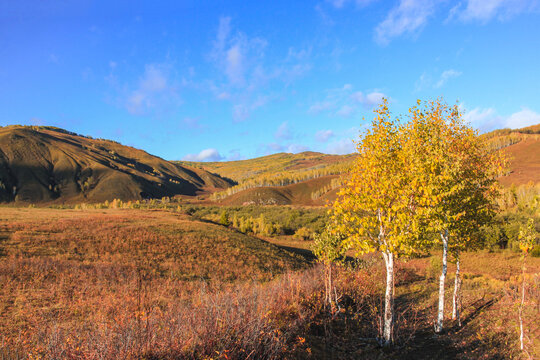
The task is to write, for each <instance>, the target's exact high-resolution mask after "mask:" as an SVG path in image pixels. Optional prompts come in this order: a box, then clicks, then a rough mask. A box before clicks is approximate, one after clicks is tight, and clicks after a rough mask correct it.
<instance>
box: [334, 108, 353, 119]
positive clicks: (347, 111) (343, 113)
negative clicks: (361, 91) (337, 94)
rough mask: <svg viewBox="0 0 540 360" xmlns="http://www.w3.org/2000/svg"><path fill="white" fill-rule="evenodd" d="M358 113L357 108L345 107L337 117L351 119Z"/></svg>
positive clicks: (338, 112)
mask: <svg viewBox="0 0 540 360" xmlns="http://www.w3.org/2000/svg"><path fill="white" fill-rule="evenodd" d="M355 112H356V108H354V107H353V106H350V105H343V106H342V107H341V108H340V109H339V110H338V111H337V112H336V115H339V116H343V117H350V116H352V115H353V114H354V113H355Z"/></svg>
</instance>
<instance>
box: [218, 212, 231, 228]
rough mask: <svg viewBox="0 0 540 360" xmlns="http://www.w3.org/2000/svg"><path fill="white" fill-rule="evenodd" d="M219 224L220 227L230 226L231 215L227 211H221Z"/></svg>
mask: <svg viewBox="0 0 540 360" xmlns="http://www.w3.org/2000/svg"><path fill="white" fill-rule="evenodd" d="M219 223H220V225H224V226H229V224H230V221H229V213H228V212H227V210H222V211H221V215H220V217H219Z"/></svg>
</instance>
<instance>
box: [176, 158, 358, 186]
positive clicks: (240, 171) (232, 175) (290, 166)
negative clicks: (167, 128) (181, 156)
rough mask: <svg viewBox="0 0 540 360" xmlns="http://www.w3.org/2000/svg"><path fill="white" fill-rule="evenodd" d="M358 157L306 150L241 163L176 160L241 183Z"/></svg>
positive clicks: (321, 167)
mask: <svg viewBox="0 0 540 360" xmlns="http://www.w3.org/2000/svg"><path fill="white" fill-rule="evenodd" d="M355 156H356V155H355V154H350V155H328V154H323V153H319V152H313V151H305V152H301V153H298V154H289V153H277V154H272V155H267V156H261V157H258V158H253V159H248V160H238V161H220V162H191V161H175V163H177V164H180V165H186V166H193V167H199V168H202V169H205V170H208V171H211V172H214V173H216V174H219V175H221V176H224V177H227V178H229V179H232V180H234V181H236V182H239V183H241V182H245V181H248V180H251V179H256V178H264V177H274V176H276V175H277V174H283V173H296V174H298V173H302V172H305V171H310V170H316V169H324V168H327V167H330V166H336V165H340V164H343V163H344V162H351V161H352V160H353V159H354V158H355Z"/></svg>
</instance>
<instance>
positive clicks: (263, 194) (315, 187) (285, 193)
mask: <svg viewBox="0 0 540 360" xmlns="http://www.w3.org/2000/svg"><path fill="white" fill-rule="evenodd" d="M338 177H339V176H323V177H320V178H316V179H310V180H306V181H302V182H299V183H297V184H291V185H286V186H266V187H254V188H250V189H246V190H243V191H240V192H238V193H236V194H233V195H231V196H228V197H226V198H224V199H223V200H221V201H219V203H220V204H224V205H305V206H320V205H325V204H326V202H327V201H329V200H334V199H335V191H332V190H333V189H332V188H331V187H332V186H331V184H332V180H334V179H337V178H338ZM324 188H327V189H328V191H327V192H324V193H322V194H321V196H318V197H316V196H315V194H317V193H318V192H320V190H321V189H324Z"/></svg>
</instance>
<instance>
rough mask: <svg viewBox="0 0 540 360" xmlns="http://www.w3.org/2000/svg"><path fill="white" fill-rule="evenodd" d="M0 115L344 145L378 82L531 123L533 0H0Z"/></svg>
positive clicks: (182, 147)
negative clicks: (152, 0)
mask: <svg viewBox="0 0 540 360" xmlns="http://www.w3.org/2000/svg"><path fill="white" fill-rule="evenodd" d="M0 84H1V86H0V125H2V126H4V125H9V124H33V125H53V126H58V127H62V128H65V129H67V130H70V131H74V132H77V133H80V134H85V135H91V136H93V137H101V138H107V139H113V140H116V141H119V142H121V143H123V144H126V145H131V146H135V147H137V148H141V149H144V150H146V151H148V152H149V153H152V154H155V155H158V156H161V157H163V158H165V159H169V160H178V159H188V160H236V159H244V158H251V157H255V156H261V155H266V154H270V153H275V152H281V151H286V152H299V151H304V150H313V151H321V152H326V153H348V152H352V151H353V150H354V148H353V145H352V142H351V139H354V138H356V137H357V136H358V132H359V131H361V129H362V126H363V125H365V124H366V123H367V122H368V121H370V120H371V118H372V112H371V111H372V109H373V107H374V106H376V105H377V104H378V103H379V102H380V99H381V98H382V97H383V96H385V97H388V98H389V99H390V108H391V110H392V111H393V112H394V113H395V114H396V115H397V114H400V113H406V112H407V109H408V108H409V107H410V106H412V105H413V104H414V103H415V100H416V99H432V98H434V97H438V96H443V97H444V99H445V100H446V101H447V102H449V103H455V102H456V101H459V103H460V106H461V107H462V109H463V110H464V111H465V118H466V119H467V120H468V121H470V122H471V124H473V126H475V127H477V128H479V129H480V130H481V131H487V130H490V129H494V128H501V127H513V128H517V127H522V126H527V125H530V124H536V123H540V101H539V99H540V98H539V94H540V1H538V0H534V1H531V0H463V1H450V0H432V1H428V0H394V1H384V0H378V1H377V0H330V1H324V0H323V1H278V0H274V1H268V2H266V1H219V0H216V1H171V2H162V1H160V2H138V1H125V2H122V1H116V2H114V4H110V2H109V1H89V0H85V1H77V0H75V1H47V2H41V1H35V2H34V1H6V0H4V1H0Z"/></svg>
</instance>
